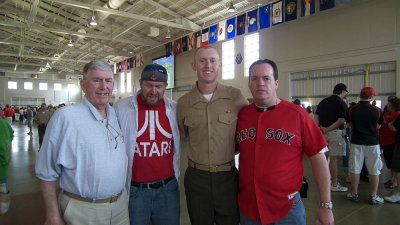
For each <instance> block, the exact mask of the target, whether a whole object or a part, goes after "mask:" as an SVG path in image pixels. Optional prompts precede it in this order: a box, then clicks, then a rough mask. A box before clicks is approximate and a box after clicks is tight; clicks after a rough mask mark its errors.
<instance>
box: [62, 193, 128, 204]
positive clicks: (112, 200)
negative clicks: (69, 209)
mask: <svg viewBox="0 0 400 225" xmlns="http://www.w3.org/2000/svg"><path fill="white" fill-rule="evenodd" d="M123 191H124V190H122V191H120V192H119V193H118V194H115V195H112V196H111V197H109V198H103V199H92V198H84V197H81V196H80V195H77V194H73V193H70V192H67V191H65V190H63V193H64V194H65V195H66V196H68V197H70V198H73V199H76V200H79V201H83V202H90V203H113V202H116V201H117V200H118V198H119V196H121V195H122V192H123Z"/></svg>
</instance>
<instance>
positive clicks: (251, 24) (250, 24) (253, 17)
mask: <svg viewBox="0 0 400 225" xmlns="http://www.w3.org/2000/svg"><path fill="white" fill-rule="evenodd" d="M257 12H258V10H257V9H255V10H253V11H250V12H248V13H247V32H249V33H250V32H254V31H257V30H258V25H257V24H258V23H257V18H258V16H257Z"/></svg>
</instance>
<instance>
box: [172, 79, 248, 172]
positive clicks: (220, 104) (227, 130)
mask: <svg viewBox="0 0 400 225" xmlns="http://www.w3.org/2000/svg"><path fill="white" fill-rule="evenodd" d="M246 105H248V101H247V100H246V99H245V98H244V96H243V95H242V93H241V92H240V90H239V89H237V88H234V87H230V86H225V85H222V84H219V83H218V86H217V89H216V90H215V91H214V94H213V96H212V98H211V100H210V101H207V99H205V98H204V96H203V95H202V94H201V93H200V92H199V90H198V89H197V87H196V88H194V89H193V90H192V91H190V92H189V93H187V94H185V95H184V96H182V97H181V98H180V99H179V100H178V107H177V116H178V124H179V129H180V133H181V138H183V139H187V140H188V141H189V154H188V157H189V159H190V160H192V161H194V162H196V163H199V164H203V165H222V164H225V163H228V162H230V161H232V160H233V159H234V156H235V130H236V121H237V114H238V112H239V110H240V109H242V108H243V107H244V106H246Z"/></svg>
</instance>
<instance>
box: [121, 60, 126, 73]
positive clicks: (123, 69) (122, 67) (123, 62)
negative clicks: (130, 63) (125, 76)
mask: <svg viewBox="0 0 400 225" xmlns="http://www.w3.org/2000/svg"><path fill="white" fill-rule="evenodd" d="M121 71H125V60H122V62H121Z"/></svg>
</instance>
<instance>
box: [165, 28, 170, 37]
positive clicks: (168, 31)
mask: <svg viewBox="0 0 400 225" xmlns="http://www.w3.org/2000/svg"><path fill="white" fill-rule="evenodd" d="M165 38H167V39H170V38H171V31H170V30H169V27H168V30H167V35H165Z"/></svg>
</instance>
